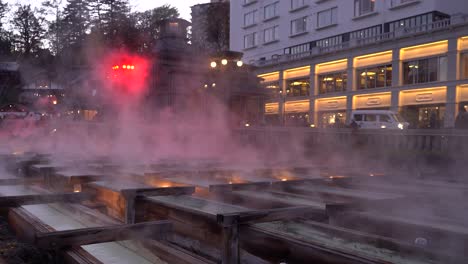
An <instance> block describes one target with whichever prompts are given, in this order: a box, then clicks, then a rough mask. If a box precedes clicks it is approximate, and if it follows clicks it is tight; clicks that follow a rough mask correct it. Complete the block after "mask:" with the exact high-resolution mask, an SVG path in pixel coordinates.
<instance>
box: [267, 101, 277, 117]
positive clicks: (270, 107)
mask: <svg viewBox="0 0 468 264" xmlns="http://www.w3.org/2000/svg"><path fill="white" fill-rule="evenodd" d="M278 112H279V103H268V104H265V114H266V115H273V114H278Z"/></svg>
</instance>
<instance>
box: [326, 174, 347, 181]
mask: <svg viewBox="0 0 468 264" xmlns="http://www.w3.org/2000/svg"><path fill="white" fill-rule="evenodd" d="M328 178H329V179H332V180H333V179H343V178H346V176H342V175H334V176H329V177H328Z"/></svg>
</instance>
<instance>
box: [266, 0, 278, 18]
mask: <svg viewBox="0 0 468 264" xmlns="http://www.w3.org/2000/svg"><path fill="white" fill-rule="evenodd" d="M278 5H279V2H273V3H271V4H268V5H266V6H264V7H263V20H264V21H265V20H269V19H273V18H275V17H278ZM271 7H273V14H272V15H271V16H269V17H267V8H271Z"/></svg>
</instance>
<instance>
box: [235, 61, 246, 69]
mask: <svg viewBox="0 0 468 264" xmlns="http://www.w3.org/2000/svg"><path fill="white" fill-rule="evenodd" d="M236 64H237V67H242V65H244V62H242V61H241V60H239V61H237V63H236Z"/></svg>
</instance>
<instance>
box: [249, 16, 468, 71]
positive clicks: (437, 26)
mask: <svg viewBox="0 0 468 264" xmlns="http://www.w3.org/2000/svg"><path fill="white" fill-rule="evenodd" d="M463 23H466V21H464V22H463ZM450 26H451V20H450V19H445V20H440V21H436V22H433V23H430V24H426V25H419V26H415V27H401V28H398V29H397V30H396V31H394V32H386V33H382V34H379V35H375V36H371V37H365V38H357V39H353V40H351V41H348V42H342V43H339V44H337V45H333V46H326V47H314V48H312V49H311V50H308V51H306V52H301V53H295V54H283V55H274V56H272V58H271V59H269V60H258V61H256V62H254V63H253V64H254V65H256V66H260V67H262V66H263V67H264V66H268V65H275V64H278V63H284V62H290V61H296V60H300V59H304V58H307V57H312V56H317V55H322V54H327V53H333V52H337V51H341V50H345V49H349V48H355V47H360V46H365V45H372V44H376V43H380V42H387V41H394V40H396V39H397V38H401V37H407V36H411V35H414V34H419V33H422V32H431V31H439V30H443V29H447V28H449V27H450Z"/></svg>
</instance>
